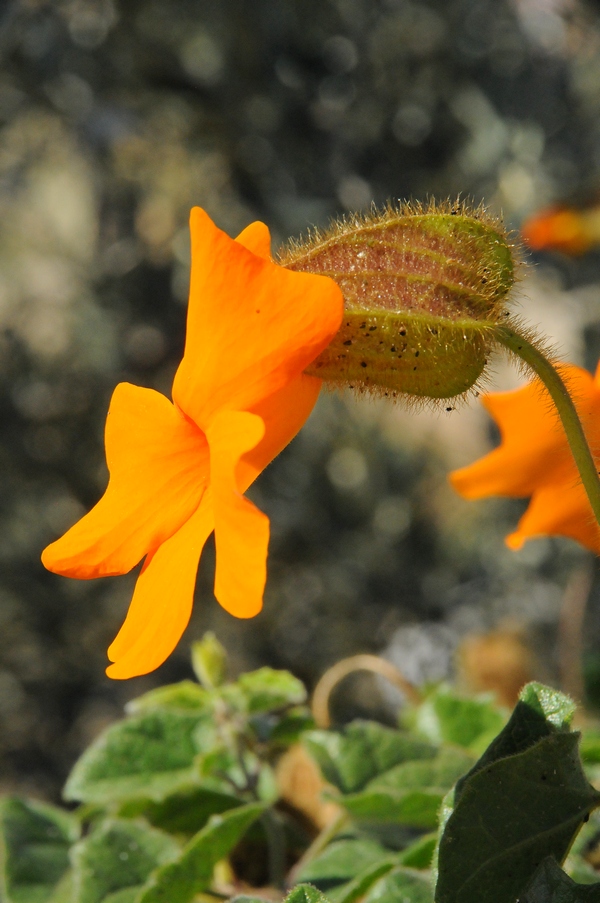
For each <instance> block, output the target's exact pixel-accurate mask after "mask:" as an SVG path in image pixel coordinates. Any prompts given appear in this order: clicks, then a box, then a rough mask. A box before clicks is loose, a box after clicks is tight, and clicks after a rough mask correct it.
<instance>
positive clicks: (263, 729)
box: [251, 706, 315, 747]
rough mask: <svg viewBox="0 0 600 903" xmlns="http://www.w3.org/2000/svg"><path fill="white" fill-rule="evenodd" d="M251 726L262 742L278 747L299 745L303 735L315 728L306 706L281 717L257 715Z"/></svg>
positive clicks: (289, 711) (298, 707) (293, 709)
mask: <svg viewBox="0 0 600 903" xmlns="http://www.w3.org/2000/svg"><path fill="white" fill-rule="evenodd" d="M251 724H252V727H253V729H254V731H255V733H256V734H257V736H258V738H259V740H260V741H262V742H264V743H272V744H274V745H276V746H278V747H288V746H291V745H292V744H293V743H298V742H299V741H300V739H301V735H302V734H303V733H305V731H309V730H312V729H314V726H315V722H314V719H313V717H312V715H311V713H310V709H308V708H306V707H305V706H297V707H295V708H292V709H289V710H288V711H287V712H285V714H283V715H282V716H281V717H273V715H257V716H255V717H254V718H252V720H251Z"/></svg>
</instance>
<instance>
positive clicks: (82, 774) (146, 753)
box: [64, 710, 199, 805]
mask: <svg viewBox="0 0 600 903" xmlns="http://www.w3.org/2000/svg"><path fill="white" fill-rule="evenodd" d="M198 721H199V719H198V716H197V715H196V716H194V715H192V714H184V713H183V712H177V711H167V710H156V711H150V712H144V713H142V714H139V715H134V716H133V717H131V718H127V719H125V720H124V721H119V722H117V724H114V725H112V726H111V727H109V728H108V730H107V731H105V732H104V733H103V734H101V735H100V736H99V737H98V738H97V740H95V741H94V743H92V745H91V746H90V747H88V749H87V750H86V751H85V752H84V753H83V755H82V756H81V758H80V759H79V760H78V761H77V762H76V764H75V767H74V768H73V771H72V772H71V774H70V775H69V779H68V781H67V783H66V786H65V789H64V797H65V799H67V800H82V801H83V802H86V803H100V804H103V805H106V804H107V803H110V802H118V801H122V800H126V799H128V798H131V797H146V798H149V799H153V800H161V799H164V798H165V797H166V796H167V795H168V794H170V793H173V792H174V791H175V790H177V789H178V788H179V787H181V786H182V785H186V784H190V783H191V782H193V779H194V768H193V764H194V758H195V756H196V753H197V752H198V747H197V744H196V742H194V733H195V731H196V729H197V727H198Z"/></svg>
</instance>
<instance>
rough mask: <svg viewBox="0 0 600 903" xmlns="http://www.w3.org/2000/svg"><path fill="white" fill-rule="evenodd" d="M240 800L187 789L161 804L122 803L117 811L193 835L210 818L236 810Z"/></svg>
mask: <svg viewBox="0 0 600 903" xmlns="http://www.w3.org/2000/svg"><path fill="white" fill-rule="evenodd" d="M240 803H241V800H240V799H238V797H235V796H231V795H230V794H226V793H219V792H217V791H216V790H207V789H206V788H205V787H194V786H192V787H188V788H184V789H182V790H181V791H178V792H177V793H172V794H170V796H167V797H166V799H164V800H161V801H160V802H153V801H152V800H134V801H131V802H127V803H125V804H124V805H123V806H121V808H120V810H119V815H121V816H122V817H123V818H134V817H135V816H137V815H143V816H144V818H146V819H147V820H148V821H149V822H150V824H152V825H154V826H155V827H156V828H161V830H163V831H167V832H168V833H169V834H196V833H197V832H198V831H200V830H201V829H202V828H203V827H204V826H205V824H206V823H207V821H208V819H209V818H210V817H211V815H218V814H220V813H221V812H226V811H227V810H228V809H235V807H236V806H239V805H240Z"/></svg>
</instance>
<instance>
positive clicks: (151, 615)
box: [106, 489, 213, 679]
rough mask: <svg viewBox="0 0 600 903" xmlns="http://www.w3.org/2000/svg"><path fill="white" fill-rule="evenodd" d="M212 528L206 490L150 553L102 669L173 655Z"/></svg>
mask: <svg viewBox="0 0 600 903" xmlns="http://www.w3.org/2000/svg"><path fill="white" fill-rule="evenodd" d="M212 529H213V510H212V500H211V497H210V489H208V490H207V491H206V494H205V495H204V498H203V499H202V502H201V503H200V505H199V506H198V508H197V510H196V511H195V512H194V514H192V516H191V517H190V518H189V519H188V520H187V521H186V523H185V524H184V525H183V526H182V527H181V528H180V529H179V530H178V531H177V532H176V533H175V534H173V536H171V537H170V539H167V540H166V542H164V543H163V544H162V545H161V546H160V548H158V549H157V550H156V552H155V553H154V554H153V555H152V556H149V557H148V558H147V559H146V561H145V563H144V567H143V569H142V572H141V574H140V576H139V577H138V579H137V583H136V585H135V591H134V594H133V599H132V600H131V605H130V606H129V611H128V612H127V617H126V619H125V622H124V624H123V626H122V627H121V630H120V631H119V633H118V634H117V636H116V638H115V640H114V641H113V643H112V645H111V646H110V647H109V650H108V657H109V658H110V659H111V661H112V662H114V664H112V665H110V666H109V667H108V668H107V670H106V673H107V674H108V676H109V677H114V678H118V679H125V678H128V677H136V676H137V675H139V674H147V673H148V672H149V671H153V670H154V669H155V668H158V666H159V665H162V663H163V662H164V661H165V659H166V658H167V657H168V656H169V655H170V654H171V652H172V651H173V649H174V648H175V646H176V645H177V643H178V642H179V640H180V638H181V635H182V633H183V631H184V630H185V628H186V627H187V624H188V621H189V619H190V614H191V611H192V604H193V599H194V586H195V583H196V572H197V570H198V562H199V560H200V555H201V553H202V549H203V548H204V544H205V542H206V540H207V537H208V536H209V535H210V533H211V532H212Z"/></svg>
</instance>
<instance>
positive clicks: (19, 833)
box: [0, 797, 79, 903]
mask: <svg viewBox="0 0 600 903" xmlns="http://www.w3.org/2000/svg"><path fill="white" fill-rule="evenodd" d="M78 836H79V825H78V822H77V820H76V819H75V818H74V817H73V816H72V815H70V814H69V813H68V812H64V811H63V810H61V809H58V808H56V807H55V806H51V805H48V804H46V803H38V802H34V801H33V800H23V799H18V798H16V797H8V798H5V799H3V800H1V801H0V899H1V900H2V901H4V903H45V901H46V900H49V899H50V897H51V896H52V894H53V892H54V891H55V889H56V887H57V885H58V884H59V882H60V880H61V878H62V877H63V876H64V875H65V873H66V872H67V869H68V867H69V847H70V846H71V844H72V843H74V841H75V840H77V838H78Z"/></svg>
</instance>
